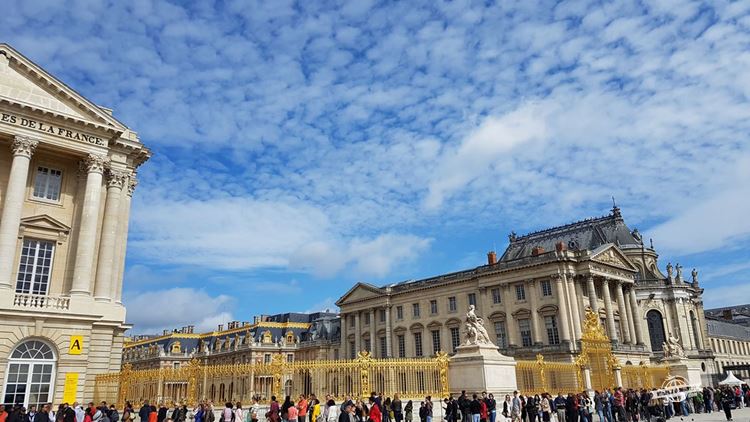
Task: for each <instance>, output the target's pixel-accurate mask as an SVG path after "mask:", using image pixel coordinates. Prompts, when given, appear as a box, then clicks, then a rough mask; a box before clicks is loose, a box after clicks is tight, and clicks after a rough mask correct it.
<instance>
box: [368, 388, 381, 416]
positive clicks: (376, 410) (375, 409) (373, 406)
mask: <svg viewBox="0 0 750 422" xmlns="http://www.w3.org/2000/svg"><path fill="white" fill-rule="evenodd" d="M376 399H377V397H376V396H375V394H374V393H373V394H372V395H371V396H370V399H369V401H370V413H369V414H368V416H367V417H368V419H367V420H368V422H380V421H381V420H383V414H382V413H381V412H380V407H379V406H378V405H377V403H376V401H375V400H376Z"/></svg>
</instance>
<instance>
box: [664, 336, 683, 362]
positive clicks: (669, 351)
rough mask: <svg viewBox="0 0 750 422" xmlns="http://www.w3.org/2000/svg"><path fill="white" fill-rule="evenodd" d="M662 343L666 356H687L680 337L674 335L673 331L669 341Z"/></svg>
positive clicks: (668, 337) (668, 338)
mask: <svg viewBox="0 0 750 422" xmlns="http://www.w3.org/2000/svg"><path fill="white" fill-rule="evenodd" d="M661 345H662V348H663V349H664V357H665V358H672V357H680V358H684V357H685V350H684V349H683V348H682V345H680V339H678V338H677V337H675V336H673V335H672V333H669V335H668V336H667V341H665V342H663V343H662V344H661Z"/></svg>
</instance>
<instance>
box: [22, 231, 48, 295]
mask: <svg viewBox="0 0 750 422" xmlns="http://www.w3.org/2000/svg"><path fill="white" fill-rule="evenodd" d="M54 250H55V243H54V242H47V241H43V240H34V239H24V240H23V248H22V249H21V262H20V263H19V265H18V276H17V277H16V293H31V294H34V295H46V294H47V288H48V287H49V275H50V272H51V271H52V255H53V252H54Z"/></svg>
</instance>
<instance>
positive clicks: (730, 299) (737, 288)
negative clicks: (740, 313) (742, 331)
mask: <svg viewBox="0 0 750 422" xmlns="http://www.w3.org/2000/svg"><path fill="white" fill-rule="evenodd" d="M703 302H704V307H705V308H706V309H710V308H721V307H724V306H733V305H744V304H747V303H750V283H741V284H730V285H723V286H711V288H709V289H705V291H704V292H703Z"/></svg>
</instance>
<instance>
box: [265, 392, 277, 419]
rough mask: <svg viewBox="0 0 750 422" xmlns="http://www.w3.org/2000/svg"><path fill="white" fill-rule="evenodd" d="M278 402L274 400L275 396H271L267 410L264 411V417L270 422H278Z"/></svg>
mask: <svg viewBox="0 0 750 422" xmlns="http://www.w3.org/2000/svg"><path fill="white" fill-rule="evenodd" d="M279 410H280V407H279V402H278V401H276V396H271V404H270V405H269V408H268V412H267V413H266V418H267V419H268V420H269V421H270V422H279V420H280V418H279Z"/></svg>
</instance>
